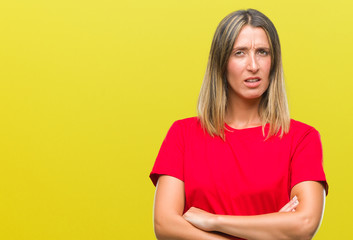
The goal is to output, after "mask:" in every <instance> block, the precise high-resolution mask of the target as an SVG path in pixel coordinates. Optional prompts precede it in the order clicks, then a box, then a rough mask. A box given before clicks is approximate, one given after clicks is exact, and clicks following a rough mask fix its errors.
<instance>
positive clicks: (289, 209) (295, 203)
mask: <svg viewBox="0 0 353 240" xmlns="http://www.w3.org/2000/svg"><path fill="white" fill-rule="evenodd" d="M298 204H299V201H298V199H297V196H294V198H292V200H290V201H289V202H288V203H287V204H286V205H284V206H283V207H282V208H281V210H279V212H295V209H296V208H297V206H298Z"/></svg>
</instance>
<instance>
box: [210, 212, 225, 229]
mask: <svg viewBox="0 0 353 240" xmlns="http://www.w3.org/2000/svg"><path fill="white" fill-rule="evenodd" d="M221 219H222V216H220V215H216V214H214V215H213V216H212V217H211V218H210V220H209V221H210V222H209V224H210V225H209V226H210V228H211V231H219V226H220V221H221Z"/></svg>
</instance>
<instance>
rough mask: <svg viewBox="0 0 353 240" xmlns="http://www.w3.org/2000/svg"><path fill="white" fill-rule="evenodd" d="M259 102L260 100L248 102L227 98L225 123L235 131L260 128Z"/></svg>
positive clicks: (247, 100) (246, 100) (236, 98)
mask: <svg viewBox="0 0 353 240" xmlns="http://www.w3.org/2000/svg"><path fill="white" fill-rule="evenodd" d="M260 100H261V99H260V98H257V99H251V100H249V99H242V98H239V97H236V96H233V97H229V99H228V104H227V111H226V116H225V122H226V123H227V124H228V125H229V126H231V127H232V128H236V129H242V128H249V127H257V126H260V125H261V119H260V116H259V105H260Z"/></svg>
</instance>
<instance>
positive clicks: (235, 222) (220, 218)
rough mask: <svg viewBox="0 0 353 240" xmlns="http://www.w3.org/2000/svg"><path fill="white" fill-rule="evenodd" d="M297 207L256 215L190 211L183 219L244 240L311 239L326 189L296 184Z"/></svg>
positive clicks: (320, 185)
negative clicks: (291, 210) (290, 210)
mask: <svg viewBox="0 0 353 240" xmlns="http://www.w3.org/2000/svg"><path fill="white" fill-rule="evenodd" d="M293 196H297V198H298V201H299V205H298V206H297V207H296V209H295V211H294V212H277V213H269V214H264V215H255V216H228V215H214V214H211V213H208V212H205V211H203V210H200V209H197V208H190V209H189V210H188V211H187V212H186V213H185V214H184V218H185V219H186V220H187V221H189V222H190V223H191V224H193V225H194V226H196V227H198V228H200V229H202V230H204V231H218V232H223V233H226V234H229V235H232V236H236V237H240V238H245V239H249V240H252V239H261V240H264V239H271V240H273V239H301V240H302V239H312V237H313V236H314V235H315V233H316V231H317V230H318V228H319V226H320V223H321V220H322V217H323V212H324V207H325V196H326V194H325V189H324V187H323V185H322V184H321V183H319V182H315V181H305V182H301V183H298V184H297V185H295V186H294V187H293V188H292V191H291V198H293Z"/></svg>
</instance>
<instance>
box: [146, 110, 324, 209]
mask: <svg viewBox="0 0 353 240" xmlns="http://www.w3.org/2000/svg"><path fill="white" fill-rule="evenodd" d="M226 128H227V129H228V131H227V130H226V132H225V141H223V140H222V139H221V138H220V137H211V136H210V135H209V134H207V133H206V132H205V131H204V129H202V127H201V125H200V122H199V120H198V118H196V117H193V118H187V119H183V120H179V121H176V122H175V123H174V124H173V125H172V126H171V128H170V129H169V131H168V134H167V136H166V137H165V139H164V141H163V144H162V146H161V148H160V151H159V154H158V157H157V159H156V162H155V164H154V167H153V170H152V172H151V174H150V178H151V180H152V182H153V183H154V184H156V183H157V181H158V177H159V176H160V175H164V174H165V175H170V176H173V177H176V178H178V179H180V180H182V181H184V186H185V195H186V199H185V209H184V212H185V211H187V210H188V209H189V208H190V207H192V206H193V207H197V208H200V209H203V210H205V211H208V212H210V213H214V214H224V215H258V214H265V213H271V212H278V211H279V210H280V209H281V208H282V207H283V206H284V205H285V204H286V203H287V202H288V201H289V198H290V192H291V189H292V187H293V186H294V185H296V184H297V183H300V182H303V181H309V180H310V181H320V182H323V184H324V185H325V187H326V189H327V184H326V178H325V174H324V170H323V166H322V146H321V141H320V135H319V133H318V131H316V130H315V129H314V128H313V127H311V126H309V125H306V124H304V123H301V122H298V121H295V120H291V124H290V130H289V132H288V133H287V134H285V135H284V136H283V137H282V138H280V137H279V136H273V137H271V138H269V139H268V140H266V141H265V137H264V136H263V133H262V127H261V126H259V127H253V128H246V129H240V130H239V129H233V128H231V127H230V126H228V125H226ZM266 130H268V125H266V127H265V132H267V131H266Z"/></svg>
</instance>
